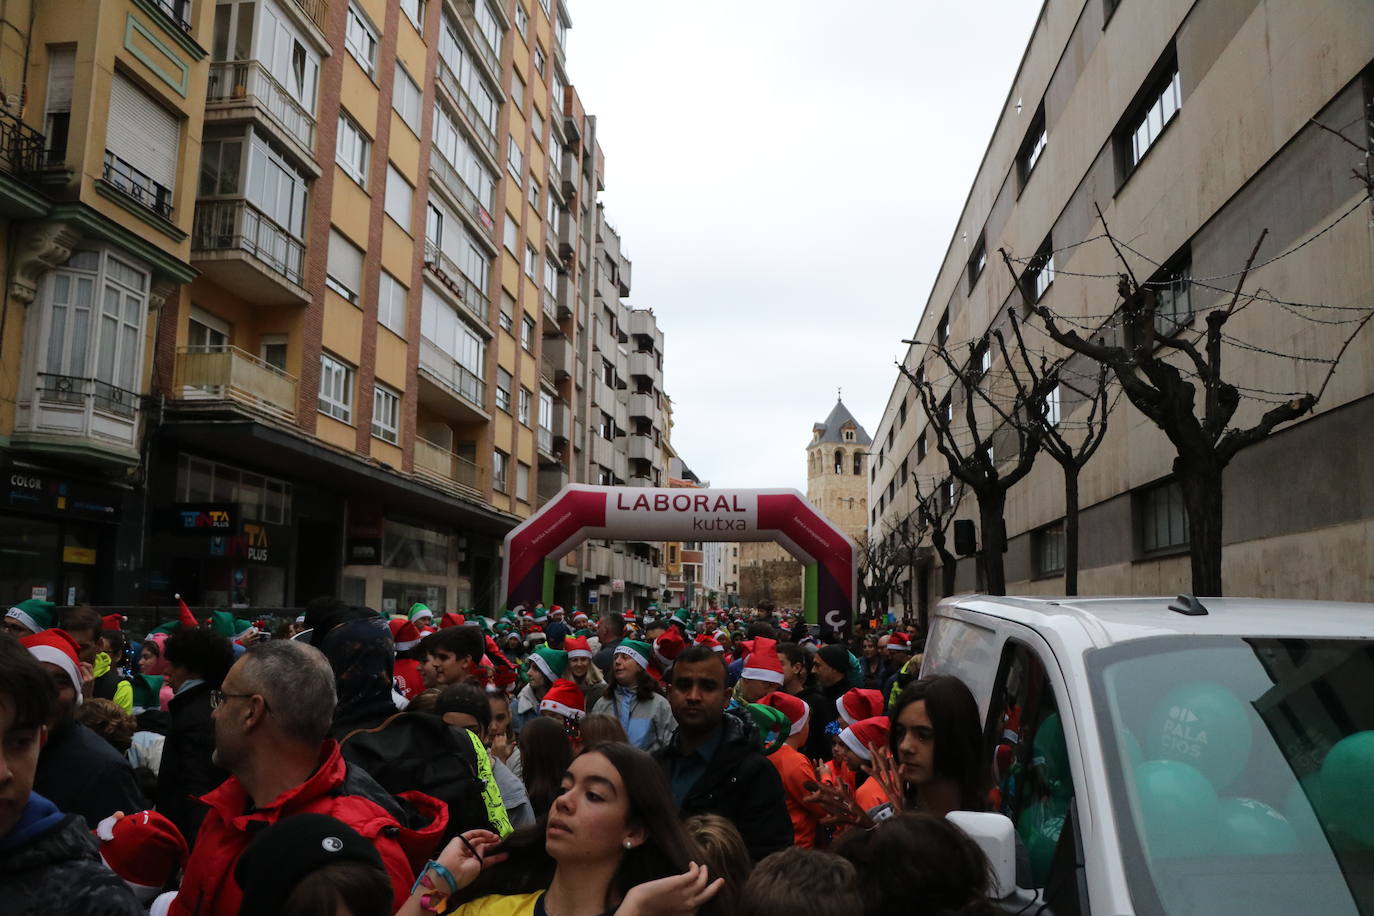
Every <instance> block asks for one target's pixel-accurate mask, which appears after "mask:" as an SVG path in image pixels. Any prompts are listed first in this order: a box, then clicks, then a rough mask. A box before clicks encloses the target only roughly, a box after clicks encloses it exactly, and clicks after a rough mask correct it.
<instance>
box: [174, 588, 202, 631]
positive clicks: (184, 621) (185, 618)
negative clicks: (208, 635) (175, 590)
mask: <svg viewBox="0 0 1374 916" xmlns="http://www.w3.org/2000/svg"><path fill="white" fill-rule="evenodd" d="M176 598H177V622H178V623H180V624H181V625H182V626H183V627H185V628H186V629H188V630H194V629H195V628H196V627H198V626H200V623H199V622H198V621H197V620H196V615H195V614H192V613H191V609H190V608H188V607H187V606H186V602H185V601H182V600H181V596H180V595H177V596H176Z"/></svg>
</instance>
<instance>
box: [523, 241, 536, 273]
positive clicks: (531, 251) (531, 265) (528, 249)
mask: <svg viewBox="0 0 1374 916" xmlns="http://www.w3.org/2000/svg"><path fill="white" fill-rule="evenodd" d="M525 276H527V277H529V278H530V279H531V280H538V279H539V249H538V248H535V247H534V246H533V245H531V244H530V243H529V242H526V243H525Z"/></svg>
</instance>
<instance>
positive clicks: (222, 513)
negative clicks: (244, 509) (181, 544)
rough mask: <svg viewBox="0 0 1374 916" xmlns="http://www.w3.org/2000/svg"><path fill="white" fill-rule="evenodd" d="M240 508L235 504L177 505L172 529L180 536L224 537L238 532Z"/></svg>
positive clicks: (172, 514) (174, 510)
mask: <svg viewBox="0 0 1374 916" xmlns="http://www.w3.org/2000/svg"><path fill="white" fill-rule="evenodd" d="M238 520H239V507H238V506H237V505H235V504H234V503H177V504H176V505H175V506H173V507H172V513H171V517H170V519H169V522H170V527H171V529H172V530H173V531H176V532H177V533H179V534H197V535H209V536H210V537H222V536H223V535H226V534H234V533H235V532H237V531H238V527H237V523H238Z"/></svg>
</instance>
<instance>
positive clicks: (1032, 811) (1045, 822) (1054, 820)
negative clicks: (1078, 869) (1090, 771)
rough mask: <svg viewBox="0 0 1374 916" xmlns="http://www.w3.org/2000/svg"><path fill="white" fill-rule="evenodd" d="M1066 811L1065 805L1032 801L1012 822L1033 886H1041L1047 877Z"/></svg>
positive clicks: (1055, 802) (1056, 801)
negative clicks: (1027, 861)
mask: <svg viewBox="0 0 1374 916" xmlns="http://www.w3.org/2000/svg"><path fill="white" fill-rule="evenodd" d="M1068 810H1069V807H1068V805H1067V804H1066V803H1065V802H1062V801H1060V800H1058V799H1054V798H1046V799H1044V800H1042V801H1038V802H1033V803H1032V804H1029V805H1027V806H1026V807H1025V808H1022V809H1021V816H1020V818H1019V819H1017V822H1016V832H1017V833H1018V834H1020V836H1021V842H1022V843H1024V844H1026V854H1027V856H1028V857H1029V858H1030V864H1031V876H1032V878H1033V880H1034V884H1035V886H1036V887H1044V886H1045V881H1046V880H1047V879H1048V878H1049V876H1050V865H1051V864H1053V862H1054V850H1055V847H1056V846H1058V845H1059V834H1060V833H1061V832H1062V831H1063V829H1064V818H1065V816H1066V815H1067V814H1068Z"/></svg>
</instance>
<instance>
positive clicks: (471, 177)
mask: <svg viewBox="0 0 1374 916" xmlns="http://www.w3.org/2000/svg"><path fill="white" fill-rule="evenodd" d="M434 146H435V148H436V149H438V151H439V154H440V155H441V156H442V157H443V158H444V159H445V160H446V161H447V162H448V163H449V164H450V165H451V166H453V169H452V170H451V171H448V170H446V171H447V172H448V174H446V175H445V176H444V179H443V180H444V182H445V184H446V186H449V187H452V182H451V181H449V180H448V178H449V177H450V176H452V177H454V178H456V179H457V180H458V182H459V183H460V184H461V185H462V187H461V188H454V189H453V190H455V191H457V192H458V193H459V194H460V196H462V191H464V190H466V191H467V192H469V193H471V195H472V196H473V197H476V198H477V204H478V206H479V207H481V208H482V209H483V210H486V211H487V215H488V216H489V215H490V211H491V210H492V208H493V207H494V206H495V205H496V204H495V201H496V177H497V176H496V175H495V174H493V173H492V171H491V170H490V169H489V168H488V167H487V165H486V160H485V159H483V158H482V157H481V156H480V155H478V153H477V149H476V147H474V146H473V144H472V141H471V140H470V139H468V135H467V133H466V132H465V131H463V130H461V129H459V127H458V122H457V121H456V120H455V118H454V116H453V115H451V114H449V111H448V108H447V106H446V105H445V104H444V103H442V102H441V101H436V102H435V103H434ZM478 216H479V218H480V217H481V216H482V214H480V213H479V214H478Z"/></svg>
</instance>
